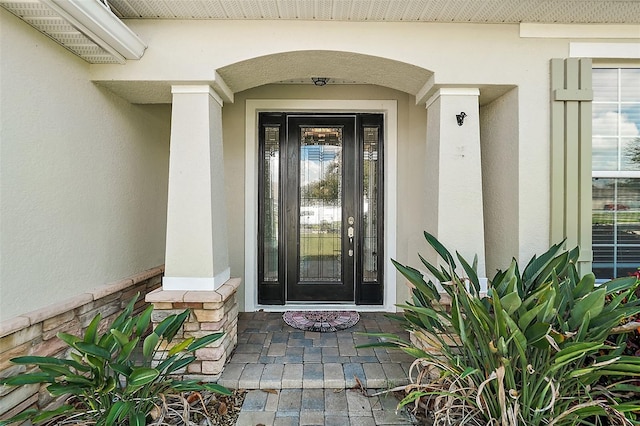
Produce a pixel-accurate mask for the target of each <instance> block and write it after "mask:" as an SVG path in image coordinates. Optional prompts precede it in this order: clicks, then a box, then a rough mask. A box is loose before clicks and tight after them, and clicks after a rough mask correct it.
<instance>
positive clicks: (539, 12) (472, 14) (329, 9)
mask: <svg viewBox="0 0 640 426" xmlns="http://www.w3.org/2000/svg"><path fill="white" fill-rule="evenodd" d="M108 3H109V5H111V8H112V10H113V11H114V12H115V13H116V15H118V16H119V17H121V18H145V19H157V18H160V19H293V20H327V21H390V22H397V21H422V22H476V23H520V22H537V23H638V22H640V2H638V1H637V0H306V1H291V0H190V1H158V0H108Z"/></svg>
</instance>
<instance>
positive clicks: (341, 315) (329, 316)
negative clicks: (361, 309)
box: [282, 311, 360, 333]
mask: <svg viewBox="0 0 640 426" xmlns="http://www.w3.org/2000/svg"><path fill="white" fill-rule="evenodd" d="M282 319H283V320H284V322H286V323H287V324H289V325H290V326H291V327H293V328H297V329H300V330H305V331H318V332H320V333H329V332H332V331H338V330H344V329H345V328H349V327H352V326H354V325H355V324H357V323H358V321H359V320H360V314H358V313H357V312H356V311H313V312H310V311H289V312H285V313H284V314H283V315H282Z"/></svg>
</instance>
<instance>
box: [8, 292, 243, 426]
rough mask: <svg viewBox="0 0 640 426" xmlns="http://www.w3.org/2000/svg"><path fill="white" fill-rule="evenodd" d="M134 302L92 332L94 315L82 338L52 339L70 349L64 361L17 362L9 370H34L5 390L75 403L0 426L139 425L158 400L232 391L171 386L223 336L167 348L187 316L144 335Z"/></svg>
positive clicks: (145, 319) (189, 383)
mask: <svg viewBox="0 0 640 426" xmlns="http://www.w3.org/2000/svg"><path fill="white" fill-rule="evenodd" d="M137 299H138V295H136V297H135V298H134V299H133V300H131V302H130V303H129V304H128V305H127V307H126V308H125V309H124V311H123V312H122V313H121V314H120V315H119V316H118V317H117V318H116V319H115V320H114V321H113V323H112V324H111V325H110V326H109V327H108V328H107V330H106V331H105V332H104V333H99V326H100V321H101V315H100V314H98V315H96V316H95V317H94V318H93V320H92V321H91V323H90V324H89V326H88V327H87V328H86V331H85V333H84V336H82V337H78V336H73V335H70V334H67V333H58V334H57V336H58V338H59V339H61V340H62V341H64V342H65V343H66V344H67V345H68V346H69V347H70V348H71V352H70V358H69V359H59V358H53V357H40V356H22V357H17V358H13V359H12V360H11V361H12V362H14V363H16V364H24V365H35V366H37V367H38V369H37V370H36V371H33V372H28V373H25V374H20V375H17V376H14V377H9V378H5V379H2V380H0V384H6V385H11V386H19V385H26V384H32V383H41V384H48V385H47V387H46V388H47V391H48V392H49V393H50V394H51V395H52V396H62V395H71V396H73V399H74V400H75V401H77V402H78V403H77V404H74V405H70V404H65V405H62V406H61V407H59V408H57V409H55V410H50V411H44V412H42V411H37V410H33V409H31V410H26V411H24V412H23V413H21V414H19V415H17V416H15V417H13V418H11V419H8V420H4V421H0V425H6V424H10V423H12V422H16V421H22V420H27V419H30V420H31V421H32V422H33V423H42V422H46V421H50V420H51V419H53V418H69V417H74V418H77V419H83V420H91V421H92V422H94V424H95V425H97V426H101V425H105V426H106V425H115V424H129V425H145V424H147V420H148V416H149V414H150V413H151V411H152V410H153V409H154V407H159V405H160V400H161V398H162V395H163V394H166V393H175V392H182V391H202V390H208V391H211V392H215V393H218V394H223V395H230V394H231V392H230V391H229V390H228V389H226V388H225V387H223V386H220V385H217V384H215V383H206V384H201V383H198V382H196V381H193V380H185V381H181V380H176V379H174V378H172V377H171V374H176V373H178V372H179V371H180V370H182V369H184V368H186V367H187V366H188V365H189V364H190V363H192V362H193V361H195V359H196V357H195V355H194V354H195V351H196V350H197V349H200V348H203V347H205V346H207V345H209V344H211V343H213V342H215V341H216V340H218V339H220V338H221V337H222V336H223V333H215V334H210V335H207V336H205V337H201V338H198V339H196V338H193V337H190V338H188V339H185V340H184V341H182V342H180V343H178V344H175V345H174V346H173V347H171V348H170V349H168V350H160V348H166V347H167V345H168V344H169V343H171V341H172V340H173V338H174V337H175V335H176V333H177V332H178V331H179V330H180V328H181V327H182V325H183V323H184V322H185V320H186V319H187V318H188V316H189V311H188V310H186V311H184V312H182V313H180V314H173V315H169V316H167V317H166V318H165V319H164V320H162V321H161V322H160V323H159V324H158V325H157V326H156V328H155V330H154V331H153V332H151V333H149V324H150V320H151V314H152V311H153V306H149V307H148V308H147V309H145V310H144V311H143V312H142V313H140V314H139V315H137V316H133V317H132V316H131V315H132V313H133V309H134V305H135V303H136V301H137Z"/></svg>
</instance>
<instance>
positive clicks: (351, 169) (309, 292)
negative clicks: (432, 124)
mask: <svg viewBox="0 0 640 426" xmlns="http://www.w3.org/2000/svg"><path fill="white" fill-rule="evenodd" d="M381 137H382V116H380V115H370V114H350V115H311V114H270V113H264V114H261V117H260V152H261V157H260V158H262V162H261V171H260V176H261V181H260V183H259V187H260V200H259V206H260V207H259V209H260V212H259V213H260V214H259V230H260V232H259V236H258V237H259V238H258V244H259V261H258V263H259V265H258V268H259V270H260V271H259V272H260V274H259V275H260V277H261V281H260V283H259V286H258V298H259V303H265V304H274V303H275V304H282V303H286V302H305V303H308V302H316V303H323V302H324V303H327V302H338V303H339V302H350V303H367V304H378V303H382V271H381V268H380V265H381V264H382V259H383V258H382V247H383V245H382V224H383V220H382V211H383V209H382V205H383V204H382V194H381V192H382V161H381V160H382V155H381V154H382V152H381V148H382V140H381Z"/></svg>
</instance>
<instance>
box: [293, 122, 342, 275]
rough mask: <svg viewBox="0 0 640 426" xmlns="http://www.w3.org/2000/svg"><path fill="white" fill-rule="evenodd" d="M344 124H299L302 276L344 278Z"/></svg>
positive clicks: (300, 271)
mask: <svg viewBox="0 0 640 426" xmlns="http://www.w3.org/2000/svg"><path fill="white" fill-rule="evenodd" d="M341 216H342V128H340V127H329V128H324V127H301V128H300V222H299V235H298V241H299V244H300V245H299V247H300V254H299V255H300V269H299V280H300V282H304V283H307V284H311V283H313V282H326V281H332V282H338V281H341V279H342V268H341V265H342V218H341Z"/></svg>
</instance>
